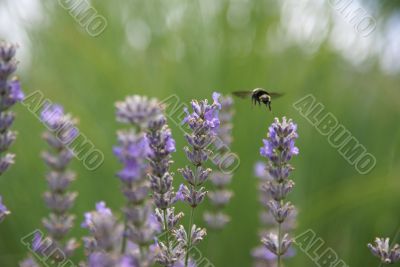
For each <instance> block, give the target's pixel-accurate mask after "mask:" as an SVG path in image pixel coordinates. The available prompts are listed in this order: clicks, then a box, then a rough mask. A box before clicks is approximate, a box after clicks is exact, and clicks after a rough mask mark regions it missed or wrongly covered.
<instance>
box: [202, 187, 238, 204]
mask: <svg viewBox="0 0 400 267" xmlns="http://www.w3.org/2000/svg"><path fill="white" fill-rule="evenodd" d="M232 196H233V192H232V191H230V190H225V189H223V190H215V191H212V192H209V193H208V197H209V199H210V201H211V203H213V205H214V206H217V207H224V206H225V205H226V204H228V203H229V201H230V199H231V198H232Z"/></svg>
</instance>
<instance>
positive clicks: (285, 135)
mask: <svg viewBox="0 0 400 267" xmlns="http://www.w3.org/2000/svg"><path fill="white" fill-rule="evenodd" d="M296 131H297V125H296V124H295V123H293V122H292V120H286V118H285V117H283V119H282V122H280V121H279V120H278V119H277V118H275V121H274V123H273V124H272V125H271V126H270V127H269V132H268V138H267V139H263V143H264V146H263V147H261V149H260V154H261V156H263V157H266V158H269V159H270V160H271V161H272V162H273V163H276V164H277V163H279V162H278V160H283V161H289V160H290V159H291V157H292V156H294V155H298V154H299V149H298V148H297V147H295V145H294V142H295V140H296V139H297V137H298V134H297V132H296ZM278 151H282V155H283V156H284V158H283V159H278V158H277V157H276V155H277V153H279V152H278Z"/></svg>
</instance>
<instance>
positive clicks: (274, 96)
mask: <svg viewBox="0 0 400 267" xmlns="http://www.w3.org/2000/svg"><path fill="white" fill-rule="evenodd" d="M268 94H269V95H270V96H271V97H272V98H273V99H275V98H278V97H281V96H283V95H284V94H283V93H268Z"/></svg>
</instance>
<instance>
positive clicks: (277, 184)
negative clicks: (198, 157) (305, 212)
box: [260, 117, 299, 267]
mask: <svg viewBox="0 0 400 267" xmlns="http://www.w3.org/2000/svg"><path fill="white" fill-rule="evenodd" d="M297 137H298V134H297V125H296V124H294V123H293V122H292V121H291V120H287V119H286V118H285V117H283V119H282V122H280V121H279V119H277V118H275V121H274V123H272V125H271V126H270V127H269V131H268V136H267V138H266V139H264V140H263V142H264V145H263V147H261V149H260V154H261V156H263V157H266V158H267V159H268V162H267V164H266V170H267V172H268V174H269V175H270V176H271V177H272V179H271V180H268V181H266V182H265V185H264V186H265V190H266V191H267V192H268V194H270V196H271V198H272V199H271V200H269V201H268V202H267V205H268V207H269V210H270V213H271V214H272V216H273V218H274V220H275V222H276V224H277V228H278V233H277V234H275V233H272V232H271V233H269V234H267V235H266V236H265V237H264V238H262V240H261V242H262V243H263V244H264V245H265V247H266V248H267V249H268V250H269V251H270V252H271V253H273V254H274V255H276V257H277V265H278V267H280V266H281V259H282V256H283V255H284V254H285V253H286V252H287V251H288V249H289V247H290V246H291V244H292V242H293V240H292V239H291V238H289V235H288V233H284V229H283V227H282V225H283V224H284V223H285V221H286V220H287V219H288V218H289V216H290V214H291V213H292V212H293V211H294V206H293V205H292V204H291V203H290V202H287V201H286V197H287V195H288V194H289V193H290V192H291V191H292V189H293V186H294V182H293V181H292V180H290V179H289V175H290V173H291V172H292V171H293V169H294V168H293V167H292V166H291V165H290V164H289V161H290V160H291V159H292V157H293V156H295V155H298V153H299V149H298V148H297V147H296V146H295V140H296V139H297Z"/></svg>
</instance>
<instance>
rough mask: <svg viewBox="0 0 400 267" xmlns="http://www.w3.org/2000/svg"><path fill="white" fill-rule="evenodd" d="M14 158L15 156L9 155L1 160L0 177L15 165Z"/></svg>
mask: <svg viewBox="0 0 400 267" xmlns="http://www.w3.org/2000/svg"><path fill="white" fill-rule="evenodd" d="M14 158H15V155H14V154H9V153H7V154H6V155H5V156H3V157H2V158H0V175H2V174H3V173H4V172H5V171H6V170H7V169H8V167H10V165H11V164H14Z"/></svg>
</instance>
